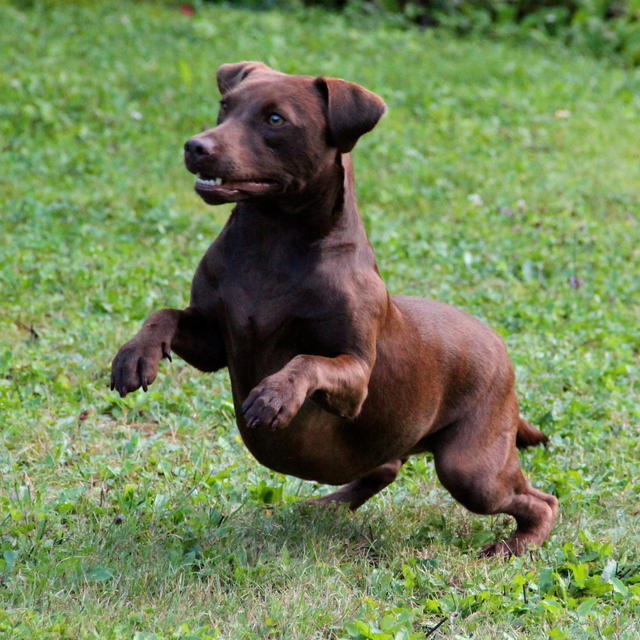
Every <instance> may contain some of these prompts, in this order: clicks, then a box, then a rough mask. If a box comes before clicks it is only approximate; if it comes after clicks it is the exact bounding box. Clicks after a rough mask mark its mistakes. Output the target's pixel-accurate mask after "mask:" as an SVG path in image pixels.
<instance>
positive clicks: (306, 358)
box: [242, 354, 371, 429]
mask: <svg viewBox="0 0 640 640" xmlns="http://www.w3.org/2000/svg"><path fill="white" fill-rule="evenodd" d="M370 375H371V366H370V365H368V364H367V363H366V362H365V361H364V360H362V359H361V358H358V357H356V356H352V355H347V354H344V355H340V356H337V357H335V358H326V357H323V356H311V355H299V356H296V357H295V358H293V359H292V360H291V361H289V363H288V364H287V365H286V366H285V367H283V368H282V369H280V371H278V372H277V373H274V374H273V375H271V376H268V377H267V378H265V379H264V380H262V382H260V384H258V385H257V386H256V387H255V388H254V389H253V390H252V391H251V393H250V394H249V395H248V396H247V399H246V400H245V401H244V403H243V405H242V414H243V416H244V420H245V422H246V424H247V426H248V427H256V428H257V427H267V428H271V429H277V428H281V427H286V426H287V425H288V424H289V423H290V422H291V420H292V419H293V417H294V416H295V415H296V413H297V412H298V410H299V409H300V407H301V406H302V404H303V403H304V401H305V400H306V399H307V398H308V397H309V396H311V395H312V394H316V395H317V397H318V399H319V400H320V402H321V404H322V406H323V407H324V408H326V409H328V410H329V411H331V412H333V413H337V414H338V415H340V416H343V417H346V418H355V417H356V416H357V415H358V414H359V413H360V409H361V408H362V403H363V402H364V400H365V398H366V397H367V386H368V384H369V377H370Z"/></svg>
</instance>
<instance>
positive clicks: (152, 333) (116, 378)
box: [111, 307, 226, 398]
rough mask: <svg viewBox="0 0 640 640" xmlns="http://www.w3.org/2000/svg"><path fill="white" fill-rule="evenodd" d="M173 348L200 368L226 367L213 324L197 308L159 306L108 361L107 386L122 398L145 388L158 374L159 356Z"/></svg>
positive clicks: (165, 356)
mask: <svg viewBox="0 0 640 640" xmlns="http://www.w3.org/2000/svg"><path fill="white" fill-rule="evenodd" d="M171 351H175V352H176V353H177V354H178V355H179V356H180V357H181V358H183V359H184V360H186V361H187V362H188V363H189V364H190V365H192V366H194V367H196V368H197V369H200V370H201V371H215V370H216V369H221V368H222V367H224V366H226V357H225V352H224V345H223V342H222V338H221V336H220V333H219V331H218V328H217V325H216V324H215V322H214V321H212V320H211V319H210V318H207V317H205V316H204V315H203V314H201V313H200V312H199V311H197V309H194V308H193V307H187V308H186V309H184V310H181V309H161V310H160V311H156V312H154V313H152V314H151V315H150V316H149V317H148V318H147V319H146V320H145V322H144V324H143V325H142V328H141V329H140V331H139V332H138V333H137V334H136V335H135V336H134V337H133V338H132V339H131V340H129V342H127V343H125V344H124V345H122V347H120V350H119V351H118V353H117V354H116V357H115V358H114V359H113V362H112V363H111V388H112V389H115V390H116V391H118V393H119V394H120V395H121V396H122V397H123V398H124V396H126V395H127V393H130V392H132V391H135V390H136V389H139V388H140V387H142V388H143V389H144V390H145V391H146V390H147V386H148V385H150V384H151V383H152V382H153V381H154V380H155V378H156V375H157V374H158V363H159V362H160V360H161V359H162V358H168V359H169V360H170V359H171Z"/></svg>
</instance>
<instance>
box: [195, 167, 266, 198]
mask: <svg viewBox="0 0 640 640" xmlns="http://www.w3.org/2000/svg"><path fill="white" fill-rule="evenodd" d="M194 188H195V190H196V193H197V194H198V195H199V196H200V197H201V198H202V199H203V200H204V201H205V202H206V203H207V204H222V203H224V202H239V201H240V200H248V199H250V198H258V197H260V196H265V195H268V194H270V193H274V192H275V191H277V190H278V183H277V182H276V181H275V180H267V179H263V178H242V179H238V178H222V177H219V176H214V175H211V174H206V173H202V172H200V173H198V175H197V177H196V183H195V187H194Z"/></svg>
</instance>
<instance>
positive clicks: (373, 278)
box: [111, 62, 558, 555]
mask: <svg viewBox="0 0 640 640" xmlns="http://www.w3.org/2000/svg"><path fill="white" fill-rule="evenodd" d="M218 86H219V88H220V92H221V93H222V101H221V103H220V114H219V117H218V125H217V126H216V127H215V128H213V129H210V130H208V131H205V132H203V133H200V134H198V135H196V136H194V137H193V138H191V140H189V141H188V142H187V143H186V145H185V162H186V165H187V168H188V169H189V171H191V172H192V173H194V174H197V176H198V177H197V179H196V184H195V189H196V191H197V193H198V194H199V195H200V196H201V197H202V199H203V200H204V201H205V202H206V203H208V204H220V203H223V202H238V203H239V204H238V205H237V206H236V207H235V208H234V210H233V212H232V214H231V216H230V218H229V220H228V222H227V224H226V225H225V227H224V229H223V230H222V232H221V233H220V235H219V236H218V238H217V239H216V240H215V242H214V243H213V244H212V245H211V247H210V248H209V250H208V251H207V253H206V255H205V256H204V258H203V259H202V261H201V262H200V265H199V266H198V269H197V271H196V274H195V277H194V279H193V284H192V289H191V303H190V305H189V306H188V307H187V308H186V309H184V310H178V309H163V310H161V311H157V312H155V313H153V314H152V315H151V316H149V318H148V319H147V320H146V321H145V323H144V325H143V326H142V329H141V330H140V332H139V333H138V334H137V335H136V336H135V337H134V338H133V339H132V340H130V341H129V342H127V343H126V344H125V345H124V346H123V347H122V348H121V349H120V351H119V352H118V354H117V355H116V357H115V359H114V361H113V365H112V378H111V388H112V389H117V390H118V392H119V393H120V395H121V396H125V395H126V394H127V393H128V392H131V391H134V390H136V389H138V388H139V387H142V388H143V389H145V390H146V388H147V385H149V384H151V382H153V380H154V379H155V377H156V373H157V366H158V362H159V361H160V359H161V358H163V357H169V354H170V352H171V351H175V352H176V353H177V354H178V355H180V356H181V357H182V358H184V359H185V360H186V361H187V362H188V363H190V364H191V365H193V366H194V367H196V368H198V369H200V370H202V371H215V370H217V369H221V368H222V367H228V368H229V374H230V377H231V386H232V389H233V398H234V403H235V407H236V414H237V422H238V427H239V429H240V433H241V435H242V438H243V439H244V442H245V443H246V445H247V447H248V448H249V449H250V451H251V452H252V453H253V455H254V456H255V457H256V458H257V459H258V460H259V461H260V462H261V463H263V464H265V465H266V466H268V467H270V468H271V469H275V470H276V471H279V472H281V473H286V474H290V475H295V476H298V477H300V478H305V479H308V480H315V481H318V482H324V483H328V484H344V483H348V484H346V486H344V487H342V488H341V489H339V490H337V491H335V492H334V493H332V494H330V495H328V496H326V497H325V498H323V499H321V501H322V502H345V503H347V504H348V505H349V506H350V508H352V509H356V508H357V507H359V506H360V505H361V504H362V503H363V502H365V501H366V500H368V499H369V498H370V497H371V496H372V495H374V494H375V493H377V492H378V491H380V490H381V489H382V488H383V487H386V486H387V485H388V484H389V483H391V482H393V480H394V479H395V478H396V476H397V474H398V471H399V469H400V467H401V466H402V464H403V463H404V462H405V461H406V460H407V458H408V457H409V456H411V455H413V454H416V453H421V452H425V451H431V452H433V456H434V460H435V466H436V471H437V473H438V477H439V478H440V480H441V482H442V484H443V485H444V486H445V487H446V488H447V489H448V490H449V491H450V492H451V494H452V495H453V496H454V497H455V498H456V499H457V500H459V501H460V502H461V503H462V504H463V505H465V506H466V507H467V508H468V509H470V510H471V511H473V512H475V513H486V514H490V513H508V514H510V515H512V516H513V517H514V518H515V519H516V522H517V529H516V531H515V533H514V535H513V536H512V537H511V538H510V539H509V540H506V541H502V542H497V543H494V544H491V545H489V546H488V547H486V548H485V550H484V552H485V553H486V554H487V555H493V554H510V553H515V554H521V553H523V552H524V550H525V549H526V548H527V546H528V545H529V544H531V543H534V544H538V545H539V544H541V543H542V541H543V540H544V539H545V538H546V537H547V536H548V535H549V531H550V529H551V527H552V524H553V521H554V519H555V516H556V512H557V508H558V503H557V500H556V498H554V497H553V496H551V495H548V494H546V493H543V492H542V491H538V490H537V489H534V488H532V487H531V485H530V484H529V482H528V481H527V479H526V478H525V477H524V476H523V474H522V472H521V470H520V467H519V464H518V457H517V452H516V445H519V446H526V445H532V444H538V443H540V442H544V441H545V440H546V438H545V436H544V434H542V433H541V432H540V431H538V430H537V429H534V428H533V427H531V426H530V425H529V424H528V423H527V422H525V421H524V420H523V419H522V418H521V417H520V416H519V410H518V402H517V399H516V394H515V391H514V374H513V369H512V366H511V364H510V362H509V358H508V356H507V353H506V350H505V346H504V344H503V342H502V340H501V339H500V338H499V337H498V336H497V335H496V334H495V333H494V332H493V331H491V330H490V329H488V328H487V327H486V326H484V325H483V324H482V323H481V322H479V321H478V320H475V319H474V318H472V317H470V316H468V315H466V314H465V313H463V312H461V311H458V310H456V309H454V308H452V307H449V306H448V305H446V304H443V303H440V302H434V301H432V300H423V299H420V298H410V297H404V296H393V297H390V296H389V294H388V293H387V290H386V288H385V285H384V283H383V282H382V280H381V278H380V275H379V273H378V269H377V267H376V261H375V257H374V254H373V250H372V248H371V245H370V244H369V241H368V240H367V237H366V235H365V231H364V227H363V224H362V221H361V219H360V216H359V214H358V210H357V208H356V200H355V196H354V182H353V172H352V168H351V157H350V155H349V152H350V151H351V149H352V148H353V146H354V145H355V143H356V141H357V140H358V138H359V137H360V136H361V135H362V134H364V133H366V132H367V131H370V130H371V129H372V128H373V127H374V126H375V125H376V123H377V122H378V120H379V118H380V117H381V116H382V114H383V113H384V111H385V105H384V103H383V101H382V100H381V99H380V98H379V97H378V96H377V95H375V94H373V93H371V92H370V91H367V90H366V89H364V88H362V87H360V86H358V85H356V84H353V83H350V82H345V81H344V80H338V79H336V78H323V77H311V76H294V75H286V74H283V73H279V72H277V71H274V70H273V69H270V68H269V67H267V66H265V65H264V64H262V63H259V62H240V63H237V64H226V65H223V66H221V67H220V69H219V70H218Z"/></svg>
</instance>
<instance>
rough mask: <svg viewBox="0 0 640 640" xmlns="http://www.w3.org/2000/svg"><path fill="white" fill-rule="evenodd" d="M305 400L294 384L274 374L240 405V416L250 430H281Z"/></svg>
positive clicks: (303, 393)
mask: <svg viewBox="0 0 640 640" xmlns="http://www.w3.org/2000/svg"><path fill="white" fill-rule="evenodd" d="M305 398H306V394H305V392H304V391H303V390H302V389H300V388H299V386H298V385H296V384H295V382H293V381H292V380H290V379H288V378H286V377H284V379H283V377H282V376H278V374H275V375H272V376H269V377H268V378H265V379H264V380H263V381H262V382H261V383H260V384H259V385H258V386H257V387H255V388H254V389H253V391H251V393H250V394H249V395H248V396H247V399H246V400H245V401H244V403H243V404H242V415H243V416H244V421H245V423H246V425H247V426H248V427H250V428H259V427H266V428H268V429H281V428H283V427H286V426H287V425H288V424H289V423H290V422H291V420H293V417H294V416H295V415H296V413H298V410H299V409H300V407H301V406H302V403H303V402H304V401H305Z"/></svg>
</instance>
